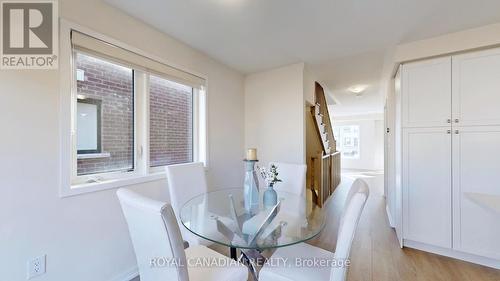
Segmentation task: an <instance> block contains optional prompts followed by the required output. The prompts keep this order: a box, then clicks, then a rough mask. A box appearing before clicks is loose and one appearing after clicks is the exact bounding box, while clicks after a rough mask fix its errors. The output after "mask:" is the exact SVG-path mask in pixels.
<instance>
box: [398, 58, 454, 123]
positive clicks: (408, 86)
mask: <svg viewBox="0 0 500 281" xmlns="http://www.w3.org/2000/svg"><path fill="white" fill-rule="evenodd" d="M402 87H403V93H404V94H403V99H402V119H403V120H402V122H403V127H439V126H448V125H450V124H449V123H450V122H451V57H446V58H438V59H432V60H426V61H420V62H414V63H409V64H404V65H403V75H402Z"/></svg>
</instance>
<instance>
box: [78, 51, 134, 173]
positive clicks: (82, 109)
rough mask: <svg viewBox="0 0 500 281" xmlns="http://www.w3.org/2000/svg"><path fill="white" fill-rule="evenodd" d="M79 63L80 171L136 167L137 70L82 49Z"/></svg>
mask: <svg viewBox="0 0 500 281" xmlns="http://www.w3.org/2000/svg"><path fill="white" fill-rule="evenodd" d="M75 63H76V73H75V79H76V81H77V112H76V114H77V118H76V119H77V122H76V128H77V130H76V139H77V143H76V146H77V175H89V174H98V173H105V172H113V171H130V170H133V169H134V89H133V86H134V71H133V70H132V69H130V68H127V67H123V66H121V65H117V64H115V63H112V62H109V61H106V60H104V59H101V58H97V57H96V56H90V55H87V54H84V53H81V52H78V51H76V52H75ZM77 73H79V74H80V75H79V76H80V77H78V76H77V75H78V74H77ZM82 75H83V77H82ZM77 78H80V79H77Z"/></svg>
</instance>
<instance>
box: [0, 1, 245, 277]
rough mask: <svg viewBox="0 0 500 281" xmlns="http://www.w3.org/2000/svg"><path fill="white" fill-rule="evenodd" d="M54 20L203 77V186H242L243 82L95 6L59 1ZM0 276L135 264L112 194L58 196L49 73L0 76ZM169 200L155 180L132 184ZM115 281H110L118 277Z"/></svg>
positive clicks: (108, 273)
mask: <svg viewBox="0 0 500 281" xmlns="http://www.w3.org/2000/svg"><path fill="white" fill-rule="evenodd" d="M59 3H60V14H61V16H62V17H64V18H66V19H68V20H70V21H74V22H76V23H79V24H81V25H84V26H86V27H89V28H92V29H94V30H96V31H97V32H100V33H103V34H105V35H107V36H110V37H113V38H115V39H117V40H120V41H123V42H124V43H126V44H129V45H131V46H134V47H137V48H139V49H142V50H144V51H145V52H148V53H151V54H153V55H155V56H160V57H162V58H164V59H165V60H167V61H171V62H172V63H174V64H175V65H178V66H182V67H186V68H187V69H191V70H193V71H196V72H199V73H203V74H205V75H207V77H208V83H209V85H208V114H209V116H208V126H209V128H208V130H209V153H210V155H209V157H210V169H209V171H208V179H209V183H210V185H211V186H212V187H234V186H238V185H241V181H242V177H243V167H242V163H241V159H242V158H243V155H244V146H243V144H244V140H243V135H244V131H243V124H244V116H243V110H244V107H243V76H242V75H241V74H239V73H237V72H235V71H233V70H231V69H229V68H227V67H225V66H224V65H221V64H219V63H217V62H215V61H214V60H212V59H211V58H209V57H208V56H206V55H204V54H202V53H200V52H198V51H196V50H194V49H192V48H190V47H188V46H186V45H184V44H182V43H180V42H178V41H176V40H175V39H173V38H171V37H168V36H165V35H164V34H162V33H160V32H158V31H156V30H155V29H153V28H150V27H148V26H146V25H145V24H143V23H142V22H140V21H137V20H135V19H133V18H131V17H129V16H128V15H126V14H124V13H121V12H119V11H118V10H115V9H114V8H112V7H110V6H108V5H105V4H103V3H101V2H100V1H97V0H90V1H89V0H87V1H78V0H73V1H71V0H60V1H59ZM0 85H1V88H0V128H2V134H1V138H0V206H1V207H0V209H1V211H0V224H1V226H0V279H1V280H9V281H20V280H26V262H27V260H28V259H30V258H32V257H35V256H38V255H40V254H47V274H45V275H43V276H40V277H38V278H37V279H36V280H39V281H48V280H50V281H66V280H72V281H88V280H95V281H101V280H103V281H108V280H120V279H119V278H120V276H122V275H124V274H125V275H126V274H127V273H128V272H130V271H131V270H134V268H135V266H136V261H135V257H134V254H133V250H132V246H131V242H130V239H129V236H128V231H127V228H126V224H125V221H124V218H123V216H122V214H121V210H120V208H119V204H118V201H117V199H116V196H115V190H107V191H102V192H95V193H90V194H85V195H79V196H74V197H68V198H60V197H59V195H58V194H59V182H58V179H59V176H60V167H59V155H60V150H59V145H58V143H59V140H60V133H61V132H60V131H59V121H60V120H61V118H67V117H62V116H60V115H59V113H58V109H59V95H60V94H69V93H59V73H58V71H44V70H31V71H30V70H26V71H0ZM133 188H134V189H136V190H140V192H143V193H145V194H147V195H149V196H152V197H154V198H157V199H164V200H166V199H168V196H167V189H166V182H165V181H164V180H160V181H156V182H150V183H147V184H141V185H136V186H133ZM117 278H118V279H117Z"/></svg>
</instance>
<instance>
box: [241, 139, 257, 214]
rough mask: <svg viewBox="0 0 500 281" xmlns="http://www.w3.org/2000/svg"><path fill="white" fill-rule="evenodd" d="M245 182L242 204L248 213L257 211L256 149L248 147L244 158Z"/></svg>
mask: <svg viewBox="0 0 500 281" xmlns="http://www.w3.org/2000/svg"><path fill="white" fill-rule="evenodd" d="M243 161H244V162H245V183H244V205H245V210H246V211H247V213H249V214H250V215H255V214H256V213H257V212H258V211H259V181H258V179H257V172H256V171H255V163H257V162H258V161H259V160H257V149H255V148H249V149H248V150H247V157H246V159H245V160H243Z"/></svg>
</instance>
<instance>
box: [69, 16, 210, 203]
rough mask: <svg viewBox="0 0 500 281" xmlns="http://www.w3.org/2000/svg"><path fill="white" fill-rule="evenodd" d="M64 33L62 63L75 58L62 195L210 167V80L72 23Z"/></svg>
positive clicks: (71, 62)
mask: <svg viewBox="0 0 500 281" xmlns="http://www.w3.org/2000/svg"><path fill="white" fill-rule="evenodd" d="M69 25H70V24H69ZM61 29H62V30H66V31H67V33H63V32H62V31H61V32H62V33H63V35H62V37H61V38H62V40H63V42H64V40H67V41H65V42H67V49H66V48H65V49H62V50H61V56H63V55H64V54H65V53H66V54H67V55H68V61H65V60H64V59H61V66H60V68H61V75H63V77H67V79H64V78H62V84H61V90H62V92H63V93H64V92H68V91H69V92H71V95H70V98H69V97H68V98H65V97H63V99H62V102H61V108H62V112H63V113H64V112H67V113H68V118H67V119H68V123H64V122H65V120H66V118H65V120H63V125H62V128H63V132H67V134H63V139H62V144H63V145H62V146H63V148H64V149H65V150H64V151H63V157H62V160H61V161H62V164H63V165H62V166H63V169H65V171H67V172H64V173H63V177H62V181H61V182H62V185H61V195H62V196H66V195H73V194H79V193H85V192H90V191H95V190H101V189H106V188H112V187H117V186H123V185H127V184H133V183H139V182H144V181H150V180H155V179H159V178H162V177H164V175H162V174H161V173H159V172H163V166H166V165H171V164H178V163H187V162H193V161H197V162H198V161H199V162H205V163H206V118H205V114H206V103H205V101H206V98H205V93H206V91H205V84H206V81H205V79H203V78H200V77H198V76H196V75H193V74H190V73H188V72H185V71H182V70H179V69H177V68H174V67H170V66H168V65H166V64H164V63H161V62H158V61H157V60H153V59H150V58H149V57H148V56H147V55H143V54H142V53H141V52H140V51H129V49H128V47H127V46H124V45H122V44H121V43H117V42H116V41H114V40H112V39H109V38H106V37H104V36H102V35H99V34H94V33H93V32H90V33H92V35H87V34H83V33H81V32H79V31H76V30H74V29H73V28H72V27H70V26H68V25H67V23H64V22H63V23H62V28H61ZM106 39H108V40H109V41H108V40H106ZM108 42H112V43H108ZM63 45H64V44H63ZM66 50H68V52H66ZM69 50H70V51H69ZM69 58H71V59H69ZM66 69H67V70H68V71H66ZM65 73H70V75H68V76H64V75H65ZM66 80H69V81H68V82H67V83H65V82H66ZM65 85H67V86H65ZM65 124H67V126H66V125H65ZM66 149H67V150H66Z"/></svg>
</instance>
